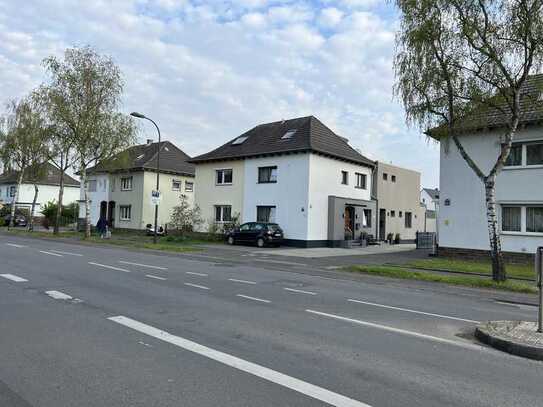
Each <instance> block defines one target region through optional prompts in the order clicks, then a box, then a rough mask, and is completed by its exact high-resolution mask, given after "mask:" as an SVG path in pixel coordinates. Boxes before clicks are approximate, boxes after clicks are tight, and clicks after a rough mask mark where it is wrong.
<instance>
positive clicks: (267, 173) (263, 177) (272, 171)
mask: <svg viewBox="0 0 543 407" xmlns="http://www.w3.org/2000/svg"><path fill="white" fill-rule="evenodd" d="M274 182H277V167H260V168H258V183H259V184H266V183H274Z"/></svg>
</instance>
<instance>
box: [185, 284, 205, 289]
mask: <svg viewBox="0 0 543 407" xmlns="http://www.w3.org/2000/svg"><path fill="white" fill-rule="evenodd" d="M184 284H185V285H187V286H189V287H194V288H199V289H201V290H209V287H206V286H204V285H198V284H191V283H184Z"/></svg>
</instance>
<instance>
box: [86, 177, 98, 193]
mask: <svg viewBox="0 0 543 407" xmlns="http://www.w3.org/2000/svg"><path fill="white" fill-rule="evenodd" d="M96 183H97V182H96V180H95V179H89V180H88V181H87V191H88V192H96Z"/></svg>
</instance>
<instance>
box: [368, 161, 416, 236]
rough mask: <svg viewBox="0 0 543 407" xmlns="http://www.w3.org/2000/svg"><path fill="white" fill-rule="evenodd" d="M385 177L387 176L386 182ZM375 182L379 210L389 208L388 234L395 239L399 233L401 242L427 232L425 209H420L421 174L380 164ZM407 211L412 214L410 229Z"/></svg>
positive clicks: (387, 209)
mask: <svg viewBox="0 0 543 407" xmlns="http://www.w3.org/2000/svg"><path fill="white" fill-rule="evenodd" d="M383 174H387V180H386V181H385V180H384V179H383ZM392 176H395V177H396V181H395V182H392ZM376 183H377V185H376V195H377V206H378V208H377V210H378V211H379V210H380V209H386V231H385V235H388V234H389V233H392V234H393V235H394V236H396V234H399V235H400V239H401V240H413V239H415V236H416V233H417V231H423V230H424V210H423V209H421V206H420V190H421V188H420V173H419V172H417V171H413V170H408V169H406V168H401V167H397V166H394V165H391V164H385V163H382V162H379V163H378V166H377V175H376ZM392 211H394V212H392ZM400 212H401V216H400ZM406 212H411V213H412V215H411V216H412V218H411V220H412V222H411V227H410V228H406V227H405V213H406ZM392 215H394V216H392ZM377 230H378V231H379V225H377ZM384 237H386V236H384ZM380 238H383V236H380Z"/></svg>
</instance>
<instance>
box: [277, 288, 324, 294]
mask: <svg viewBox="0 0 543 407" xmlns="http://www.w3.org/2000/svg"><path fill="white" fill-rule="evenodd" d="M283 290H286V291H290V292H293V293H300V294H309V295H317V293H314V292H313V291H304V290H296V289H294V288H286V287H285V288H283Z"/></svg>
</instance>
